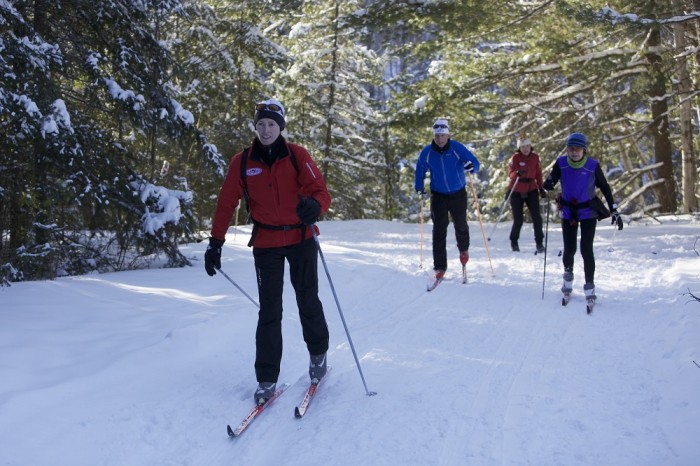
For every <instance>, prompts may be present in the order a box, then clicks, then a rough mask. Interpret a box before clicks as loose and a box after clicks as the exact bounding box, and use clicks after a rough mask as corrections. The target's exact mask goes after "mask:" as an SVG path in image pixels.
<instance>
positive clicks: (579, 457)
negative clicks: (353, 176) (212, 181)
mask: <svg viewBox="0 0 700 466" xmlns="http://www.w3.org/2000/svg"><path fill="white" fill-rule="evenodd" d="M662 220H663V224H658V223H656V222H649V223H648V224H644V223H632V224H628V225H626V226H625V229H624V230H623V231H621V232H617V233H614V231H613V230H612V228H611V227H610V226H609V225H608V224H607V223H605V224H603V223H601V224H599V229H598V234H597V237H596V244H595V252H596V257H597V272H596V285H597V294H598V305H597V306H596V309H595V312H594V314H593V315H592V316H587V315H586V312H585V302H584V299H583V291H582V286H583V281H582V276H583V264H582V261H581V258H580V255H578V254H577V256H576V267H575V269H574V272H575V274H576V279H575V281H574V295H573V297H572V299H571V302H570V304H569V306H568V307H566V308H564V307H562V306H561V305H560V292H559V287H560V286H561V273H562V266H561V258H560V257H558V256H557V254H558V252H559V251H560V250H561V247H562V246H561V244H562V243H561V232H560V229H559V228H558V225H552V224H550V228H549V242H548V257H547V261H548V265H547V273H546V281H545V294H544V299H542V284H543V263H544V262H543V258H542V257H540V256H539V255H537V256H536V255H534V254H532V251H534V241H533V240H532V228H531V225H529V224H526V225H525V226H524V227H523V233H522V237H521V241H520V243H521V249H522V250H523V251H524V252H521V253H513V252H511V251H510V248H509V242H508V232H507V231H508V229H509V228H510V224H506V223H503V224H501V225H499V226H498V228H497V230H496V233H495V235H494V236H493V240H492V241H491V242H489V243H488V244H489V248H490V261H489V257H488V255H487V252H486V249H485V247H484V241H483V237H482V232H481V229H480V227H479V224H478V222H476V221H474V220H473V219H472V220H470V228H471V237H472V238H471V248H470V254H471V260H470V261H469V263H468V277H469V283H468V284H466V285H462V284H461V283H460V278H461V277H460V276H459V275H460V272H459V265H458V260H457V249H456V247H455V242H454V238H453V233H452V225H450V235H449V236H448V245H449V255H450V257H451V261H450V269H449V270H448V275H450V276H451V277H452V279H451V280H448V281H446V282H445V283H443V284H441V285H440V287H438V288H437V289H436V290H435V291H434V292H431V293H427V292H426V291H425V286H426V282H427V274H428V271H429V270H430V268H431V266H432V261H431V256H430V244H429V240H430V229H429V227H428V228H426V246H425V255H424V261H423V268H422V269H421V268H420V267H419V266H420V264H419V262H420V248H419V238H420V235H419V234H420V230H419V228H420V227H419V225H416V224H402V223H392V222H385V221H347V222H322V223H320V224H319V225H320V228H321V236H320V241H321V247H322V250H323V252H324V255H325V258H326V261H327V263H328V268H329V271H330V274H331V277H332V279H333V283H334V285H335V289H336V291H337V293H338V298H339V301H340V305H341V307H342V310H343V314H344V315H345V318H346V321H347V324H348V328H349V330H350V334H351V336H352V340H353V343H354V345H355V348H356V350H357V353H358V356H359V358H360V361H361V367H362V370H363V372H364V375H365V379H366V381H367V386H368V388H369V390H372V391H376V392H377V393H378V394H377V395H376V396H372V397H369V396H366V393H365V388H364V386H363V384H362V380H361V379H360V375H359V372H358V370H357V366H356V364H355V361H354V359H353V355H352V352H351V350H350V347H349V345H348V340H347V338H346V335H345V331H344V329H343V326H342V322H341V320H340V317H339V313H338V309H337V307H336V305H335V301H334V299H333V296H332V293H331V291H330V287H329V285H328V281H327V279H326V276H325V273H324V271H323V267H322V264H321V262H320V261H319V267H320V275H321V290H322V299H323V302H324V306H325V309H326V314H327V318H328V321H329V326H330V331H331V350H330V352H329V362H330V364H331V365H332V366H333V371H332V372H331V374H330V375H329V377H328V379H327V380H326V381H325V385H324V386H323V387H322V389H321V390H319V393H318V396H317V398H316V399H315V400H314V402H313V404H312V405H311V408H310V410H309V413H308V414H307V416H306V417H305V418H304V419H302V420H298V419H295V418H294V415H293V411H294V406H295V405H296V404H297V403H298V402H299V401H300V398H301V396H302V394H303V392H304V390H305V388H306V382H307V378H308V376H307V375H306V371H307V364H308V355H307V353H306V350H305V347H304V344H303V341H302V338H301V329H300V326H299V323H298V316H297V314H296V307H295V305H294V298H293V294H292V293H291V286H290V285H289V284H288V282H287V283H286V285H285V286H286V288H285V305H286V310H285V320H284V337H285V351H284V357H283V361H282V374H281V380H280V381H287V382H290V383H291V384H292V385H291V387H290V388H289V389H288V390H287V392H286V393H285V394H284V395H283V396H282V397H281V398H280V399H279V400H277V402H276V403H275V404H273V405H272V406H271V407H270V408H269V410H267V411H265V412H264V413H263V414H262V415H261V417H260V418H259V419H258V420H256V421H255V423H254V424H253V425H252V426H251V427H250V430H249V431H246V432H245V433H244V434H243V435H242V436H241V437H240V438H237V439H233V440H231V439H229V438H228V437H227V435H226V425H227V424H237V423H238V422H239V421H240V420H241V419H242V417H243V416H244V415H245V414H246V412H247V411H248V409H249V408H250V407H251V404H252V392H253V390H254V388H255V385H256V383H255V376H254V373H253V356H254V333H255V322H256V308H255V306H254V305H253V304H252V303H250V301H248V299H247V298H246V297H245V296H244V295H242V294H241V293H240V292H239V291H238V290H237V289H236V288H234V287H233V286H232V285H231V284H230V283H229V282H228V281H226V280H225V279H224V278H223V277H222V276H221V275H220V274H219V275H217V276H215V277H212V278H210V277H208V276H207V275H206V274H205V272H204V268H203V263H202V262H203V261H202V260H201V258H202V255H203V251H204V244H192V245H188V246H187V247H183V249H182V250H183V253H184V254H185V255H186V256H188V257H192V258H195V259H196V261H195V262H194V263H195V267H192V268H185V269H168V270H150V271H135V272H124V273H114V274H104V275H89V276H82V277H73V278H63V279H59V280H55V281H51V282H32V283H17V284H15V285H13V286H12V287H11V288H5V289H0V322H1V323H2V325H0V438H1V439H2V447H1V448H0V465H5V466H9V465H13V466H14V465H22V466H24V465H71V466H76V465H90V466H96V465H114V466H117V465H119V466H125V465H129V466H135V465H144V466H146V465H148V466H153V465H193V466H194V465H196V466H200V465H222V466H223V465H286V466H289V465H325V464H333V465H374V466H396V465H597V466H599V465H635V466H638V465H649V466H655V465H665V466H667V465H682V466H692V465H698V464H700V436H699V435H698V425H699V424H698V422H699V421H698V420H700V395H699V389H700V366H699V365H698V364H700V302H697V301H695V300H693V299H692V298H691V297H690V296H689V294H688V293H689V291H690V292H693V293H694V294H695V295H700V257H698V255H697V254H696V252H695V251H694V247H696V248H697V249H698V250H700V242H698V244H697V245H695V243H696V241H697V237H698V235H700V224H699V223H698V222H697V220H693V219H691V218H690V217H665V218H663V219H662ZM485 228H486V231H487V232H489V231H490V225H485ZM248 233H249V230H248V229H247V228H243V229H239V230H238V232H237V233H236V235H235V238H234V230H233V229H231V230H230V234H229V235H228V237H227V243H226V245H225V246H224V253H223V269H224V270H225V271H226V272H227V274H228V275H229V276H230V277H231V278H233V279H234V280H236V282H237V283H238V284H239V285H241V286H242V287H243V288H244V289H245V290H246V291H247V292H248V293H250V294H251V295H252V296H254V297H256V298H257V292H256V289H255V280H254V274H253V266H252V253H251V250H250V249H249V248H248V247H246V246H245V244H246V242H247V239H248ZM613 241H614V244H612V242H613ZM492 267H493V271H494V273H493V274H492V272H491V268H492Z"/></svg>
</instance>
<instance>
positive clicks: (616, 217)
mask: <svg viewBox="0 0 700 466" xmlns="http://www.w3.org/2000/svg"><path fill="white" fill-rule="evenodd" d="M610 217H611V218H612V224H613V225H615V224H617V229H618V230H622V225H623V224H622V217H620V213H619V212H618V211H617V209H613V210H612V212H610Z"/></svg>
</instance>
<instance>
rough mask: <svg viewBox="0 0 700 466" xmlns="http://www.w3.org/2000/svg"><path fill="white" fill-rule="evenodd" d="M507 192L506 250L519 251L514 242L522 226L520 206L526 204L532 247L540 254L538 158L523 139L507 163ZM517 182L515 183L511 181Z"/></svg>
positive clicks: (540, 188)
mask: <svg viewBox="0 0 700 466" xmlns="http://www.w3.org/2000/svg"><path fill="white" fill-rule="evenodd" d="M508 178H510V184H509V185H508V192H510V191H511V190H512V191H513V194H511V196H510V207H511V209H512V210H513V227H512V228H511V230H510V247H511V248H512V249H513V251H520V246H518V239H519V238H520V229H521V228H522V226H523V205H525V204H526V205H527V208H528V210H529V211H530V216H531V217H532V227H533V228H534V230H535V247H536V248H537V252H538V253H542V252H544V245H543V244H542V241H543V240H544V234H543V233H542V215H540V205H539V199H538V193H539V195H540V196H541V197H543V198H544V197H547V193H546V192H545V191H544V190H543V189H542V165H541V164H540V156H539V155H538V154H536V153H535V152H533V150H532V143H531V142H530V140H529V139H527V138H526V137H521V138H519V139H518V151H517V152H515V153H514V154H513V156H512V158H511V160H510V163H509V164H508ZM516 179H517V180H518V182H517V184H516V182H515V180H516Z"/></svg>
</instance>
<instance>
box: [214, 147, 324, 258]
mask: <svg viewBox="0 0 700 466" xmlns="http://www.w3.org/2000/svg"><path fill="white" fill-rule="evenodd" d="M280 137H281V136H280ZM252 148H253V145H251V146H250V147H249V148H247V149H245V150H244V151H241V152H239V153H238V154H236V155H234V156H233V158H232V159H231V163H230V165H229V168H228V172H227V173H226V178H225V179H224V183H223V185H222V186H221V190H220V191H219V199H218V201H217V204H216V213H215V214H214V219H213V221H212V229H211V236H212V237H213V238H216V239H219V240H222V241H223V240H225V235H226V231H227V230H228V227H229V225H230V223H231V219H232V218H233V214H234V212H235V209H236V206H238V203H239V201H240V200H241V199H242V198H243V191H244V185H243V180H242V179H241V156H242V154H243V152H247V154H248V156H247V160H246V177H245V178H246V184H247V186H248V195H249V199H248V205H249V207H250V215H251V218H252V219H253V221H254V222H255V223H257V224H259V225H260V224H262V226H255V227H254V233H253V237H252V239H251V243H250V244H249V246H254V247H259V248H276V247H282V246H289V245H292V244H299V243H301V241H302V237H301V235H302V232H303V233H304V238H303V239H307V238H310V237H312V234H311V231H310V229H309V228H305V227H302V228H300V227H299V226H300V224H301V221H300V220H299V217H298V216H297V213H296V207H297V204H298V203H299V196H303V197H305V198H306V197H313V198H314V199H315V200H316V201H318V203H319V204H320V206H321V214H323V213H324V212H326V211H327V210H328V208H329V207H330V205H331V196H330V194H329V193H328V189H327V188H326V183H325V182H324V181H323V176H322V175H321V172H320V171H319V169H318V168H317V167H316V164H315V163H314V162H313V160H312V159H311V156H310V155H309V152H308V151H307V150H306V149H304V148H303V147H302V146H299V145H297V144H291V143H288V142H287V141H286V140H283V148H284V149H283V151H282V153H281V154H280V155H279V157H278V158H277V160H276V161H275V162H274V163H273V164H272V166H270V165H268V164H267V163H265V162H263V161H262V160H260V158H259V157H258V156H257V155H256V154H255V151H253V150H252ZM290 151H294V159H295V160H296V167H295V164H294V163H292V160H291V157H290V153H291V152H290ZM265 226H268V228H265ZM269 227H273V228H274V227H282V228H279V229H272V228H269ZM284 227H288V228H284ZM316 231H317V232H318V229H316Z"/></svg>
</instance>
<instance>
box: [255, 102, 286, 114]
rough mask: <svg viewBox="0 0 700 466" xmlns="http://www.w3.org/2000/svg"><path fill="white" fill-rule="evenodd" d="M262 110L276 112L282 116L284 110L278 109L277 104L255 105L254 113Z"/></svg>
mask: <svg viewBox="0 0 700 466" xmlns="http://www.w3.org/2000/svg"><path fill="white" fill-rule="evenodd" d="M262 110H271V111H273V112H278V113H281V114H284V110H283V109H282V107H280V106H279V105H277V104H263V103H260V104H256V105H255V111H256V112H259V111H262Z"/></svg>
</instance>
